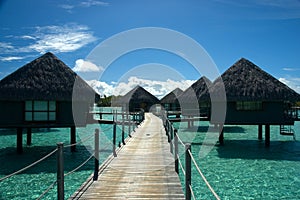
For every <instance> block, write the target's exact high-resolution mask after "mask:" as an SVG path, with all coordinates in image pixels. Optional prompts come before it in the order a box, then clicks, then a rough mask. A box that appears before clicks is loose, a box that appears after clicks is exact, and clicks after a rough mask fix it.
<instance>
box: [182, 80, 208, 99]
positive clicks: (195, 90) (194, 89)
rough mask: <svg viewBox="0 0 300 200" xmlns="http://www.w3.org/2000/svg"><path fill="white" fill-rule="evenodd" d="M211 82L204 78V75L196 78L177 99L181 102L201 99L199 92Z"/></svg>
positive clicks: (205, 88) (204, 89)
mask: <svg viewBox="0 0 300 200" xmlns="http://www.w3.org/2000/svg"><path fill="white" fill-rule="evenodd" d="M211 84H212V82H211V81H210V80H209V79H208V78H206V77H205V76H202V77H201V78H200V79H198V80H197V81H196V82H195V83H193V84H192V85H191V86H190V87H189V88H187V89H186V90H185V91H184V92H183V93H182V94H181V95H180V96H179V97H178V99H179V101H180V102H183V103H190V102H193V101H195V100H196V99H195V98H197V100H198V101H199V100H200V101H201V100H202V96H201V94H202V93H203V92H204V91H206V90H207V88H208V87H210V86H211Z"/></svg>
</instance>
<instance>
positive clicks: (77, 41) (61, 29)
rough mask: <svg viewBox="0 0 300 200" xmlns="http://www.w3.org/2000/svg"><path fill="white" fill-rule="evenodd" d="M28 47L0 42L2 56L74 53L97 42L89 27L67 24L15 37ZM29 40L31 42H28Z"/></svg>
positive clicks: (45, 27) (35, 30) (39, 29)
mask: <svg viewBox="0 0 300 200" xmlns="http://www.w3.org/2000/svg"><path fill="white" fill-rule="evenodd" d="M15 38H18V39H19V40H21V41H17V42H20V43H24V40H27V43H28V44H27V45H25V46H17V45H16V41H14V42H15V44H12V43H10V42H0V52H1V53H2V54H12V53H29V52H39V53H41V54H44V53H46V52H48V51H51V52H53V53H59V52H73V51H76V50H78V49H80V48H82V47H83V46H86V45H87V44H89V43H92V42H94V41H96V40H97V38H96V37H95V36H94V35H93V33H92V32H91V31H90V30H89V28H88V27H87V26H84V25H78V24H66V25H63V26H55V25H54V26H42V27H35V28H34V31H33V32H32V33H30V34H28V33H27V34H26V35H22V36H14V39H15ZM28 40H29V41H28Z"/></svg>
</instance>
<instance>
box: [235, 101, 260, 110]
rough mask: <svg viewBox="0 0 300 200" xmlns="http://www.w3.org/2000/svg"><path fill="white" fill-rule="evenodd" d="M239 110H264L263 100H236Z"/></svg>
mask: <svg viewBox="0 0 300 200" xmlns="http://www.w3.org/2000/svg"><path fill="white" fill-rule="evenodd" d="M236 109H237V110H241V111H243V110H249V111H251V110H262V102H261V101H238V102H236Z"/></svg>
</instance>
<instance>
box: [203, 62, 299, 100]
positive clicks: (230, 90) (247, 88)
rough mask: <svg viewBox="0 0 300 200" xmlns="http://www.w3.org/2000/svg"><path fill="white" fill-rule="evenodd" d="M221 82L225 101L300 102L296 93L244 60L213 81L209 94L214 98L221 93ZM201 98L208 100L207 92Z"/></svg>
mask: <svg viewBox="0 0 300 200" xmlns="http://www.w3.org/2000/svg"><path fill="white" fill-rule="evenodd" d="M222 81H223V83H224V87H225V91H226V97H227V101H299V100H300V95H299V94H298V93H297V92H295V91H294V90H292V89H291V88H289V87H288V86H287V85H285V84H284V83H282V82H280V81H279V80H278V79H276V78H274V77H273V76H272V75H270V74H268V73H267V72H265V71H263V70H262V69H261V68H259V67H258V66H256V65H255V64H253V63H252V62H250V61H249V60H247V59H245V58H241V59H240V60H238V61H237V62H236V63H235V64H234V65H232V66H231V67H230V68H229V69H228V70H226V71H225V72H224V73H223V74H222V75H221V77H219V78H217V79H216V80H215V81H214V83H213V86H212V87H211V88H210V93H213V94H214V95H216V97H217V96H218V95H219V94H220V93H221V92H222V89H221V88H222ZM202 96H203V98H208V97H209V96H208V90H206V91H205V92H203V93H202Z"/></svg>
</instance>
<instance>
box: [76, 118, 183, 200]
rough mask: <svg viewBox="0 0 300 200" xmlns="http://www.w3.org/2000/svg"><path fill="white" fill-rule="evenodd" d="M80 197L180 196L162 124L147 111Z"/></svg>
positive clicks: (150, 197) (177, 180) (168, 197)
mask: <svg viewBox="0 0 300 200" xmlns="http://www.w3.org/2000/svg"><path fill="white" fill-rule="evenodd" d="M80 199H184V194H183V191H182V187H181V183H180V180H179V177H178V175H177V174H176V172H175V170H174V158H173V155H172V154H171V153H170V145H169V143H168V141H167V136H166V134H165V130H164V128H163V125H162V120H161V119H159V118H158V117H156V116H154V115H153V114H151V113H146V114H145V121H144V123H142V124H141V126H140V127H139V128H137V129H136V132H135V133H134V135H133V137H132V138H131V140H129V142H128V143H127V144H126V145H125V146H124V147H123V148H122V149H121V151H120V152H119V154H118V155H117V157H116V158H115V159H113V161H112V162H111V163H110V164H109V166H108V167H106V168H105V170H104V171H103V172H102V173H101V174H100V175H99V178H98V181H95V182H93V183H92V184H91V185H90V186H89V188H88V189H87V190H86V191H85V192H84V193H83V194H82V195H81V197H80Z"/></svg>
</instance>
